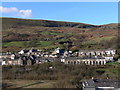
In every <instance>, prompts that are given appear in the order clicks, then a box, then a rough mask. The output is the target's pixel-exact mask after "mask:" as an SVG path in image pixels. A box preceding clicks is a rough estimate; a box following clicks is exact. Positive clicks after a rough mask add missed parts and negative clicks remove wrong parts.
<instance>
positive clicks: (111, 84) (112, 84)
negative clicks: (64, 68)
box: [84, 79, 120, 88]
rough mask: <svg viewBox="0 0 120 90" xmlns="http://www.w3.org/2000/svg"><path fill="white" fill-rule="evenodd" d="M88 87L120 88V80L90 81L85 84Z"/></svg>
mask: <svg viewBox="0 0 120 90" xmlns="http://www.w3.org/2000/svg"><path fill="white" fill-rule="evenodd" d="M84 85H85V86H86V87H115V88H120V80H113V79H90V80H86V81H85V82H84Z"/></svg>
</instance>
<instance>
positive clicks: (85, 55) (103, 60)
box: [0, 48, 116, 65]
mask: <svg viewBox="0 0 120 90" xmlns="http://www.w3.org/2000/svg"><path fill="white" fill-rule="evenodd" d="M115 55H116V50H115V49H106V50H79V51H77V52H74V53H73V52H72V51H66V50H64V49H60V48H56V49H55V50H53V51H50V52H47V51H42V50H39V49H34V48H31V49H30V50H28V49H23V50H21V51H19V52H17V53H11V52H7V53H2V55H1V56H0V59H1V60H2V62H1V65H35V64H41V63H46V62H54V61H60V62H61V63H63V64H83V63H84V64H86V65H106V64H107V63H109V62H115V60H114V56H115Z"/></svg>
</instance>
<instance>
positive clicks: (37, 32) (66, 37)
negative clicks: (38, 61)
mask: <svg viewBox="0 0 120 90" xmlns="http://www.w3.org/2000/svg"><path fill="white" fill-rule="evenodd" d="M1 19H2V28H3V29H2V34H3V36H2V37H3V44H2V45H3V52H5V51H18V50H20V49H23V48H31V47H36V48H40V49H44V48H45V49H53V48H56V47H61V48H66V49H71V50H77V49H101V48H103V49H104V48H115V44H114V43H115V41H116V38H117V35H118V24H107V25H90V24H84V23H73V22H61V21H49V20H30V19H17V18H1Z"/></svg>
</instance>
